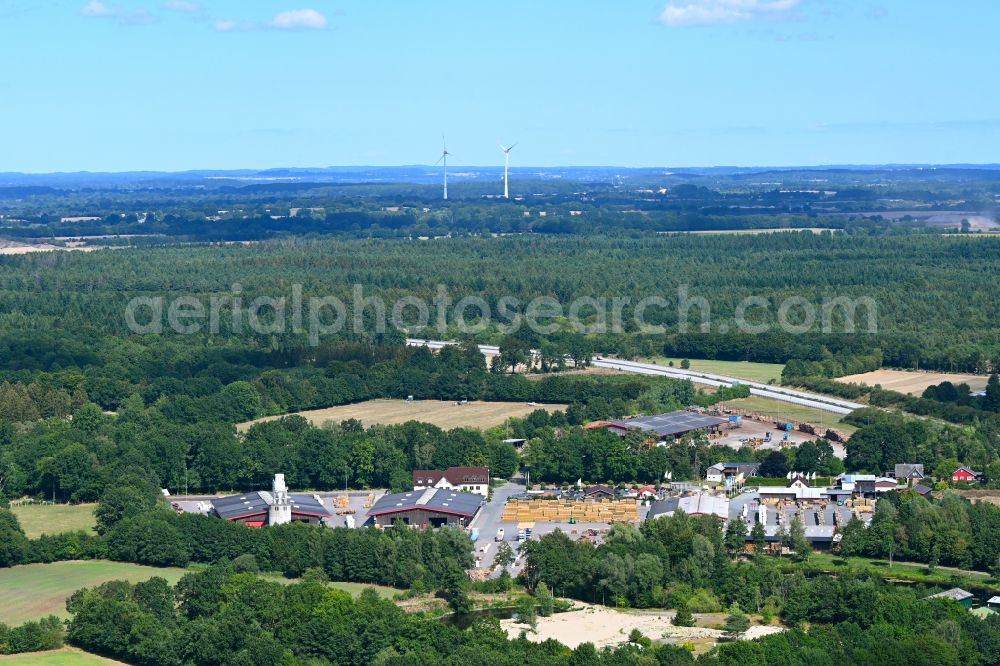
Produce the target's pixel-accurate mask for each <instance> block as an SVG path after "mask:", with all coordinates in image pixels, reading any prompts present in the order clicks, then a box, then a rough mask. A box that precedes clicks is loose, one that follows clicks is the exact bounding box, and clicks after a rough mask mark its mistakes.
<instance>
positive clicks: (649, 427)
mask: <svg viewBox="0 0 1000 666" xmlns="http://www.w3.org/2000/svg"><path fill="white" fill-rule="evenodd" d="M725 422H726V420H725V419H720V418H719V417H717V416H705V415H704V414H697V413H695V412H687V411H683V410H682V411H678V412H670V413H668V414H660V415H658V416H639V417H636V418H634V419H626V420H624V421H610V423H611V425H614V426H617V427H619V428H627V429H629V430H646V431H650V432H655V433H656V434H657V435H660V436H663V437H665V436H668V435H683V434H685V433H688V432H692V431H694V430H704V429H706V428H714V427H717V426H720V425H722V424H723V423H725Z"/></svg>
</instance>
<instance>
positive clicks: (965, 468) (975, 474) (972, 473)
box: [951, 465, 979, 476]
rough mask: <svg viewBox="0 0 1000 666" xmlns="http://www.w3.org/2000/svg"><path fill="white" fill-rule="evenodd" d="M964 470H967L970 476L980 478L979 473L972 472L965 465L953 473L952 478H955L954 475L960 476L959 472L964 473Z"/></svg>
mask: <svg viewBox="0 0 1000 666" xmlns="http://www.w3.org/2000/svg"><path fill="white" fill-rule="evenodd" d="M963 469H964V470H965V471H966V472H968V473H969V474H971V475H972V476H979V472H974V471H972V470H971V469H969V468H968V467H966V466H965V465H962V466H961V467H959V468H958V469H956V470H955V471H954V472H952V473H951V474H952V476H954V475H956V474H958V473H959V472H961V471H962V470H963Z"/></svg>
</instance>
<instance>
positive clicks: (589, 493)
mask: <svg viewBox="0 0 1000 666" xmlns="http://www.w3.org/2000/svg"><path fill="white" fill-rule="evenodd" d="M614 496H615V491H614V488H609V487H608V486H591V487H590V488H587V489H586V490H584V491H583V497H584V499H614Z"/></svg>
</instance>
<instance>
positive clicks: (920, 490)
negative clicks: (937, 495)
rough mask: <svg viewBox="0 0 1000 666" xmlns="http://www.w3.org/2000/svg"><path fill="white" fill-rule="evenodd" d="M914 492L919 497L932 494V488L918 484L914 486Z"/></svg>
mask: <svg viewBox="0 0 1000 666" xmlns="http://www.w3.org/2000/svg"><path fill="white" fill-rule="evenodd" d="M913 491H914V492H915V493H917V494H918V495H926V494H927V493H929V492H931V488H928V487H927V486H925V485H923V484H920V483H918V484H916V485H914V486H913Z"/></svg>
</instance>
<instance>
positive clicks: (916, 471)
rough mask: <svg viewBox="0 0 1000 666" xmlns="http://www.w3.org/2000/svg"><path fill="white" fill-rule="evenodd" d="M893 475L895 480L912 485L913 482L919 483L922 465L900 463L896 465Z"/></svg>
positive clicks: (921, 477)
mask: <svg viewBox="0 0 1000 666" xmlns="http://www.w3.org/2000/svg"><path fill="white" fill-rule="evenodd" d="M893 476H894V477H896V481H899V482H902V483H905V484H906V485H908V486H912V485H913V484H914V483H919V482H920V481H922V480H923V478H924V466H923V465H916V464H911V463H901V464H899V465H896V467H895V470H894V473H893Z"/></svg>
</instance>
